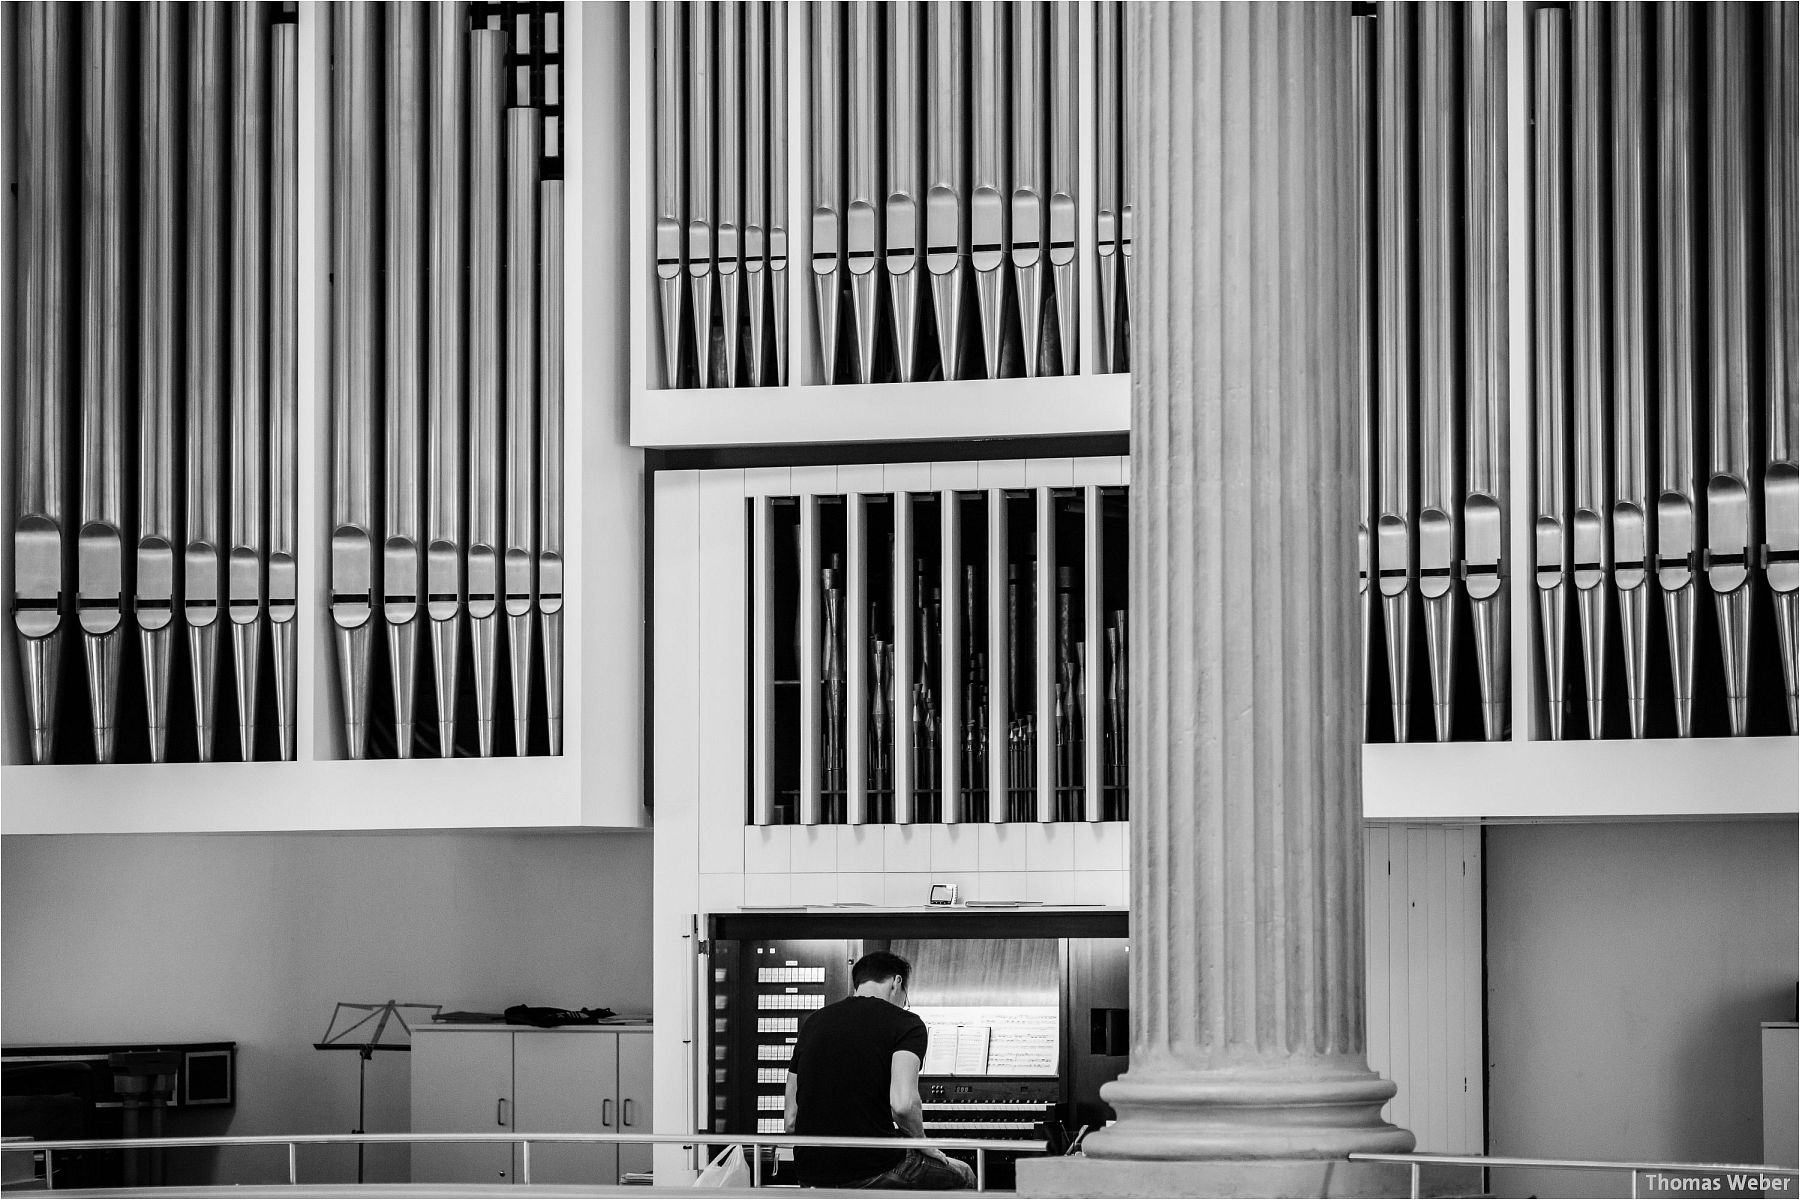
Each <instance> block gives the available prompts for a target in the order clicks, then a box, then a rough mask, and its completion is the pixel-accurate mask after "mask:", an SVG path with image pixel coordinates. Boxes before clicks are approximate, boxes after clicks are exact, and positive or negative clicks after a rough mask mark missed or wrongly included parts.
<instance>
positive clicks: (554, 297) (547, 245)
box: [538, 179, 563, 754]
mask: <svg viewBox="0 0 1800 1200" xmlns="http://www.w3.org/2000/svg"><path fill="white" fill-rule="evenodd" d="M538 203H539V238H540V242H539V245H540V247H541V249H540V251H539V254H538V262H539V269H540V272H541V275H540V280H539V286H540V293H539V294H540V302H539V313H538V319H539V325H538V328H539V339H538V346H539V351H538V363H539V368H540V370H541V371H542V377H541V381H540V386H541V388H542V396H543V401H542V410H541V411H542V420H543V424H542V427H541V431H540V437H539V441H538V445H539V447H540V451H539V452H540V455H541V458H540V466H539V468H538V503H539V509H538V617H539V621H540V622H541V624H542V625H543V640H544V724H545V727H546V729H547V731H548V733H549V740H550V753H551V754H561V753H562V746H563V366H562V363H563V265H562V264H563V182H562V180H560V179H546V180H544V181H543V183H541V184H539V185H538Z"/></svg>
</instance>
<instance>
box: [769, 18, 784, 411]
mask: <svg viewBox="0 0 1800 1200" xmlns="http://www.w3.org/2000/svg"><path fill="white" fill-rule="evenodd" d="M787 23H788V5H787V0H769V60H768V62H769V308H770V313H771V316H770V323H771V326H772V328H773V333H774V336H773V338H772V339H771V340H772V341H773V342H774V350H775V361H774V364H773V366H772V368H771V370H770V372H769V374H770V376H771V377H772V378H771V380H770V382H772V383H785V382H786V381H787V377H788V55H787Z"/></svg>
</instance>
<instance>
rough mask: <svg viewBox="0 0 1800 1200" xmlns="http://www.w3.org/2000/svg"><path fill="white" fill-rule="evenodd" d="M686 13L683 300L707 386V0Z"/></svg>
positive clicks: (711, 214) (710, 110) (711, 116)
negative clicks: (685, 288)
mask: <svg viewBox="0 0 1800 1200" xmlns="http://www.w3.org/2000/svg"><path fill="white" fill-rule="evenodd" d="M686 7H687V17H688V47H687V48H688V81H687V82H688V109H687V135H688V177H687V222H688V224H687V273H688V294H689V304H690V306H691V311H692V313H693V317H694V350H695V354H696V357H695V359H694V367H695V372H694V383H695V386H697V387H710V386H712V327H713V266H714V263H713V258H714V254H715V253H716V247H715V244H714V236H715V234H714V229H713V222H714V220H715V219H716V213H717V211H718V210H717V203H716V197H715V191H714V189H715V187H716V183H715V181H714V176H713V144H714V126H715V123H716V122H717V121H718V96H717V94H716V92H715V90H714V82H715V81H714V75H713V5H712V0H698V2H697V3H690V4H688V5H687V6H686Z"/></svg>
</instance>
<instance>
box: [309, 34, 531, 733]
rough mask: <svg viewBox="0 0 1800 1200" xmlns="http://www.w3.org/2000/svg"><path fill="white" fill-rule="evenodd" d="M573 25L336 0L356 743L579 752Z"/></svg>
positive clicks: (348, 635) (340, 644)
mask: <svg viewBox="0 0 1800 1200" xmlns="http://www.w3.org/2000/svg"><path fill="white" fill-rule="evenodd" d="M559 27H560V12H559V10H558V8H557V7H556V6H545V5H517V6H515V5H499V4H495V5H469V4H463V3H445V4H433V5H424V4H415V3H354V4H345V3H339V4H334V5H333V7H332V13H331V50H332V59H333V67H332V74H333V78H332V87H331V180H332V182H331V226H332V231H333V232H332V238H331V255H332V262H331V268H332V276H333V281H334V282H333V287H332V295H331V330H330V341H331V352H330V355H331V357H330V366H331V370H330V398H331V399H330V406H331V442H330V445H331V488H330V500H329V504H330V516H329V525H330V532H331V562H330V581H331V583H330V587H331V621H332V625H333V635H334V642H335V660H336V668H337V669H336V680H337V686H338V689H339V692H338V697H339V705H340V708H341V714H342V725H343V737H344V749H345V752H346V754H347V755H348V757H351V758H362V757H365V756H368V755H382V756H385V755H389V754H391V755H393V756H397V757H402V758H404V757H409V756H411V755H412V754H413V753H414V752H415V747H416V748H418V749H419V750H420V751H421V752H423V753H433V752H435V753H437V754H439V755H441V756H443V757H451V756H453V755H456V754H478V755H481V756H484V757H485V756H488V755H492V754H494V753H496V752H497V750H500V751H504V750H505V749H510V750H511V752H512V753H514V754H527V753H539V752H544V751H547V752H548V753H551V754H560V753H561V752H562V695H563V679H562V675H563V662H562V659H563V655H562V646H563V616H562V613H563V595H564V593H563V487H562V477H563V464H562V459H563V436H562V425H563V422H562V386H563V380H562V328H563V320H562V254H563V252H562V239H563V185H562V180H561V177H560V171H559V167H558V164H559V163H560V148H559V142H560V138H559V136H558V126H559V123H560V94H561V80H560V57H561V56H560V28H559ZM427 630H428V631H429V638H427V637H426V636H425V635H426V632H427ZM465 631H466V635H467V636H466V638H465ZM427 642H428V644H429V658H430V664H431V674H432V687H431V689H430V692H429V695H430V697H432V698H434V699H435V708H434V709H433V710H432V711H434V712H435V717H436V720H435V723H431V722H427V721H425V720H422V719H420V713H419V710H420V707H421V704H420V700H421V693H424V692H425V688H424V686H423V673H422V671H421V667H420V664H421V661H422V660H423V659H424V658H425V652H424V649H423V646H424V645H425V644H426V643H427ZM540 642H541V651H540ZM465 643H466V653H465ZM465 658H466V660H467V669H466V670H465V668H464V660H465ZM383 667H385V671H384V670H383V669H382V668H383ZM465 685H466V686H465ZM384 698H385V701H386V703H383V702H382V701H383V699H384ZM507 714H510V720H508V719H506V715H507ZM434 725H435V733H436V737H435V738H433V737H432V736H431V733H432V732H433V726H434ZM497 734H506V735H507V736H505V737H504V739H502V738H501V737H499V736H497Z"/></svg>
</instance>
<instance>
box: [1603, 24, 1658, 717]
mask: <svg viewBox="0 0 1800 1200" xmlns="http://www.w3.org/2000/svg"><path fill="white" fill-rule="evenodd" d="M1645 21H1646V16H1645V11H1644V6H1643V5H1642V4H1641V3H1637V2H1636V0H1629V2H1627V3H1623V4H1620V5H1619V6H1618V7H1617V8H1615V9H1614V10H1613V48H1612V92H1613V96H1612V100H1613V103H1612V148H1613V149H1612V196H1613V208H1612V213H1611V217H1610V222H1609V223H1610V225H1611V227H1612V242H1613V245H1612V263H1613V272H1612V274H1613V301H1614V304H1613V308H1612V316H1613V342H1612V346H1613V365H1612V370H1611V372H1610V374H1611V376H1612V380H1613V409H1612V428H1613V445H1612V469H1613V504H1612V538H1613V554H1614V564H1613V587H1614V589H1615V591H1616V593H1617V596H1618V603H1619V638H1620V641H1621V642H1622V643H1623V645H1624V650H1625V693H1626V700H1627V705H1628V709H1629V717H1630V727H1631V736H1632V737H1638V738H1641V737H1643V736H1644V721H1645V717H1646V715H1647V710H1648V703H1647V675H1648V673H1649V666H1650V639H1649V622H1650V585H1649V566H1650V563H1651V561H1652V559H1653V551H1652V549H1651V546H1650V541H1649V538H1650V525H1649V510H1650V429H1649V420H1650V413H1649V384H1650V363H1649V340H1648V337H1647V333H1648V329H1649V321H1650V306H1649V293H1648V291H1647V289H1646V287H1645V256H1646V251H1647V248H1648V244H1647V241H1646V234H1647V230H1646V228H1645V224H1644V208H1645V203H1644V201H1645V196H1644V181H1645V177H1646V168H1647V165H1648V159H1647V157H1646V154H1645V144H1644V143H1645V138H1644V113H1645V103H1644V101H1645V98H1646V90H1645V66H1646V64H1645V61H1644V53H1645V37H1644V24H1645Z"/></svg>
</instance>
